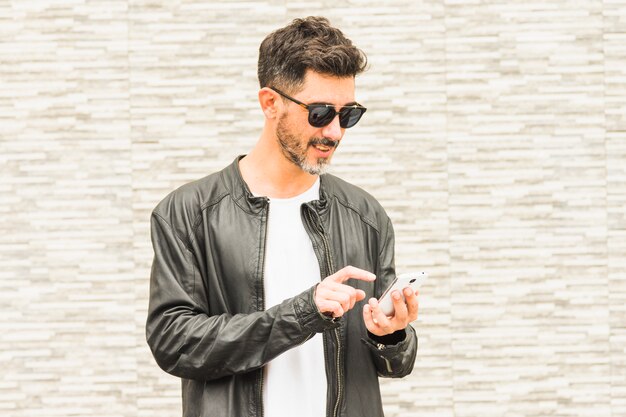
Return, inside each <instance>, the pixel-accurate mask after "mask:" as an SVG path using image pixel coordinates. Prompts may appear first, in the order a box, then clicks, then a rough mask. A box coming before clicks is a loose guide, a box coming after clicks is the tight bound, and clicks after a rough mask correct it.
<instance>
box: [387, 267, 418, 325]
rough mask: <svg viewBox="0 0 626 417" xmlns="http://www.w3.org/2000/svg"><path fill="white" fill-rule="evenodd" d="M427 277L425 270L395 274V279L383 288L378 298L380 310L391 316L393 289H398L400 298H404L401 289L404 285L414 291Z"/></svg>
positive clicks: (392, 312)
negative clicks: (383, 290)
mask: <svg viewBox="0 0 626 417" xmlns="http://www.w3.org/2000/svg"><path fill="white" fill-rule="evenodd" d="M426 278H428V274H427V273H426V272H409V273H406V274H401V275H398V276H396V279H395V280H394V281H393V282H392V283H391V285H389V287H388V288H387V289H386V290H385V292H384V293H383V295H382V297H380V299H379V300H378V305H379V306H380V310H381V311H382V312H383V313H385V315H387V316H393V315H394V314H395V309H394V308H393V300H392V299H391V293H392V292H394V291H395V290H398V291H400V295H402V299H403V300H404V294H403V292H402V290H403V289H404V288H406V287H410V288H411V289H412V290H413V291H416V290H417V289H418V288H419V287H420V286H421V285H422V284H423V283H424V281H426Z"/></svg>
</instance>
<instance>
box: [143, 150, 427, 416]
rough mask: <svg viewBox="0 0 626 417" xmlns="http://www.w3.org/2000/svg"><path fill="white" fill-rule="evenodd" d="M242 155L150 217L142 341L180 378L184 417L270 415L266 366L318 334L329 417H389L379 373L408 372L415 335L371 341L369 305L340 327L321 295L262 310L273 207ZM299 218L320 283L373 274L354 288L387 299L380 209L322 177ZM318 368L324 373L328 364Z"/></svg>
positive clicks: (390, 270)
mask: <svg viewBox="0 0 626 417" xmlns="http://www.w3.org/2000/svg"><path fill="white" fill-rule="evenodd" d="M240 158H241V157H239V158H237V159H236V160H235V161H234V162H233V163H232V164H231V165H230V166H228V167H226V168H225V169H224V170H222V171H220V172H218V173H215V174H212V175H209V176H207V177H205V178H203V179H201V180H198V181H195V182H192V183H189V184H186V185H184V186H182V187H181V188H179V189H177V190H176V191H174V192H172V193H171V194H170V195H168V196H167V197H166V198H165V199H164V200H163V201H161V202H160V203H159V204H158V206H157V207H156V208H155V210H154V212H153V214H152V219H151V220H152V229H151V232H152V244H153V246H154V261H153V265H152V274H151V283H150V306H149V313H148V319H147V324H146V336H147V341H148V344H149V346H150V348H151V350H152V353H153V355H154V358H155V359H156V362H157V363H158V364H159V366H160V367H161V368H163V370H165V371H166V372H168V373H170V374H172V375H176V376H179V377H181V378H182V396H183V415H184V416H185V417H192V416H193V417H198V416H206V417H222V416H232V417H240V416H241V417H243V416H250V417H251V416H263V401H262V390H263V389H262V386H263V369H262V368H263V366H264V365H265V364H266V363H268V362H269V361H271V360H272V359H273V358H275V357H276V356H278V355H280V354H281V353H283V352H285V351H287V350H288V349H291V348H293V347H295V346H298V345H300V344H302V343H304V342H305V341H307V340H308V339H309V338H311V337H312V336H313V335H314V334H315V333H319V332H322V333H323V334H324V335H323V338H324V363H323V364H324V366H325V368H326V375H327V380H328V395H327V416H331V417H335V416H355V417H356V416H359V417H363V416H382V415H383V409H382V404H381V396H380V390H379V385H378V376H379V375H380V376H386V377H402V376H404V375H407V374H409V373H410V372H411V370H412V369H413V364H414V361H415V356H416V353H417V338H416V336H415V331H414V330H413V328H412V327H411V326H408V327H407V328H406V329H405V330H401V331H398V332H396V333H394V334H392V335H389V336H386V337H382V338H378V337H376V336H374V335H372V334H369V333H368V332H367V329H366V328H365V324H364V322H363V318H362V306H363V303H364V301H362V302H360V303H358V304H357V305H356V306H355V307H354V308H353V309H352V310H350V311H349V312H348V313H346V314H345V315H344V316H343V317H342V318H341V319H340V320H333V319H331V318H329V317H327V316H325V315H323V314H320V313H319V311H318V309H317V307H316V305H315V303H314V300H313V295H314V289H315V287H312V288H310V289H308V290H306V291H304V292H303V293H301V294H297V295H295V296H294V297H293V298H290V299H287V300H285V301H283V302H282V303H281V304H279V305H276V306H266V305H265V303H264V296H263V287H264V285H263V269H264V268H263V261H264V253H265V233H266V227H267V215H268V206H269V205H268V200H267V199H266V198H264V197H254V196H253V195H252V194H251V193H250V191H249V189H248V187H247V185H246V184H245V183H244V181H243V179H242V177H241V173H240V171H239V165H238V161H239V159H240ZM301 210H302V219H303V222H304V225H305V228H306V230H307V232H308V234H309V235H310V237H311V240H312V242H313V248H314V250H315V253H316V255H317V258H318V259H319V264H320V271H321V276H322V277H326V276H328V275H331V274H332V273H334V272H336V271H337V270H339V269H341V268H343V267H344V266H347V265H353V266H355V267H358V268H362V269H365V270H368V271H371V272H373V273H375V274H376V276H377V279H376V281H375V282H374V283H369V282H363V281H360V280H350V281H348V283H349V285H353V286H354V287H356V288H360V289H362V290H364V291H365V293H366V294H367V297H366V300H367V299H369V297H371V296H376V297H379V296H380V295H381V292H382V291H383V290H384V289H385V287H386V286H387V284H388V283H389V282H390V281H391V280H392V279H393V278H394V276H395V270H394V262H393V261H394V249H393V245H394V239H393V230H392V227H391V222H390V221H389V218H388V217H387V215H386V214H385V212H384V210H383V209H382V207H381V206H380V204H379V203H378V202H377V201H376V200H375V199H374V198H373V197H372V196H370V195H369V194H367V193H366V192H364V191H363V190H361V189H359V188H358V187H355V186H353V185H350V184H348V183H346V182H344V181H342V180H340V179H339V178H337V177H334V176H332V175H328V174H324V175H322V176H321V183H320V199H319V200H317V201H313V202H310V203H307V204H304V205H303V206H302V209H301ZM296 275H297V271H294V276H296ZM266 307H270V308H268V309H266ZM311 360H314V361H320V366H322V361H321V358H311ZM286 395H288V393H286Z"/></svg>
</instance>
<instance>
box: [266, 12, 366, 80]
mask: <svg viewBox="0 0 626 417" xmlns="http://www.w3.org/2000/svg"><path fill="white" fill-rule="evenodd" d="M366 66H367V57H366V56H365V53H363V51H361V50H360V49H358V48H357V47H355V46H354V45H353V44H352V41H351V40H350V39H348V38H346V37H345V36H344V35H343V33H342V32H341V31H340V30H339V29H337V28H334V27H332V26H331V25H330V22H329V21H328V19H326V18H325V17H315V16H310V17H307V18H304V19H295V20H294V21H293V22H291V23H290V24H289V25H288V26H285V27H284V28H281V29H278V30H276V31H274V32H272V33H270V34H269V35H268V36H267V37H266V38H265V39H264V40H263V42H261V46H260V47H259V66H258V69H257V72H258V76H259V84H260V86H261V88H263V87H276V88H281V89H284V90H285V91H288V92H295V91H297V90H298V89H299V88H300V87H301V86H302V84H303V83H304V76H305V73H306V70H308V69H311V70H313V71H315V72H318V73H320V74H324V75H331V76H335V77H350V76H352V77H354V76H355V75H357V74H360V73H361V72H363V71H364V70H365V68H366Z"/></svg>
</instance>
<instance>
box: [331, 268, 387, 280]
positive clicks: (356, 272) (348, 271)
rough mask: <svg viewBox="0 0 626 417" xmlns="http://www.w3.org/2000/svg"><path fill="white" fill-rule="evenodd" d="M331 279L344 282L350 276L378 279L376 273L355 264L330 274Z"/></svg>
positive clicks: (362, 278) (361, 278)
mask: <svg viewBox="0 0 626 417" xmlns="http://www.w3.org/2000/svg"><path fill="white" fill-rule="evenodd" d="M328 278H330V279H331V280H333V281H335V282H337V283H339V284H343V283H344V282H346V281H347V280H349V279H350V278H354V279H360V280H362V281H369V282H371V281H374V280H375V279H376V275H374V274H372V273H371V272H368V271H366V270H364V269H359V268H355V267H354V266H346V267H344V268H342V269H340V270H339V271H337V272H335V273H334V274H332V275H331V276H329V277H328Z"/></svg>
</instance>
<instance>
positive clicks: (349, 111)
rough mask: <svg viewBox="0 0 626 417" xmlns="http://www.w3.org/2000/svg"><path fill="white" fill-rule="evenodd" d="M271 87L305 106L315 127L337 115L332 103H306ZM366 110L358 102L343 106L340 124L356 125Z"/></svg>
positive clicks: (322, 125) (327, 122)
mask: <svg viewBox="0 0 626 417" xmlns="http://www.w3.org/2000/svg"><path fill="white" fill-rule="evenodd" d="M270 88H271V89H272V90H274V91H276V92H277V93H278V94H280V95H281V96H283V97H285V98H286V99H288V100H291V101H293V102H294V103H296V104H297V105H299V106H301V107H303V108H305V109H306V110H307V111H308V112H309V124H310V125H311V126H313V127H324V126H327V125H329V124H330V122H332V121H333V120H334V119H335V116H337V110H335V106H333V105H332V104H304V103H303V102H301V101H298V100H296V99H295V98H293V97H289V96H288V95H287V94H285V93H283V92H282V91H280V90H279V89H277V88H274V87H270ZM366 110H367V109H366V108H365V107H363V106H361V105H360V104H358V103H357V104H354V105H352V106H341V110H339V126H341V127H342V128H344V129H348V128H350V127H352V126H354V125H355V124H357V123H358V121H359V120H360V119H361V116H363V113H365V111H366Z"/></svg>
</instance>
